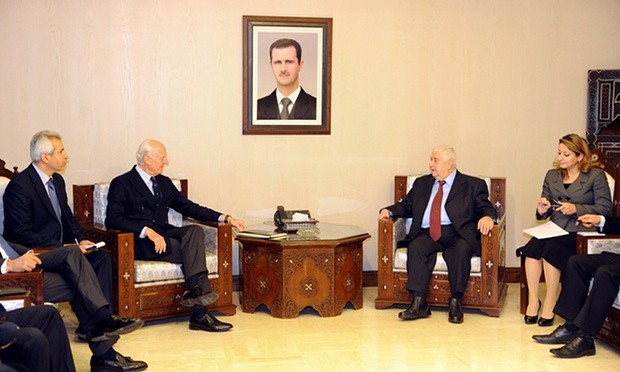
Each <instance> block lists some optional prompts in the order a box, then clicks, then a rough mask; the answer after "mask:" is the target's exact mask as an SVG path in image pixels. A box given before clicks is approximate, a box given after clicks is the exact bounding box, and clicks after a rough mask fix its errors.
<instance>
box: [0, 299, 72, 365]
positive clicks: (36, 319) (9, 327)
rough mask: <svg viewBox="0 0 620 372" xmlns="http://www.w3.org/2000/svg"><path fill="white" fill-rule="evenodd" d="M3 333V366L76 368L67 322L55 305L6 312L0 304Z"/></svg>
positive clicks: (0, 350)
mask: <svg viewBox="0 0 620 372" xmlns="http://www.w3.org/2000/svg"><path fill="white" fill-rule="evenodd" d="M0 336H1V338H3V341H2V342H0V365H2V364H4V365H9V366H12V367H22V368H27V369H28V370H29V371H41V372H46V371H52V372H65V371H66V372H71V371H75V363H74V362H73V354H71V347H69V339H68V337H67V330H66V328H65V324H64V323H63V321H62V318H61V317H60V314H59V313H58V311H57V310H56V309H55V308H54V307H53V306H49V305H40V306H29V307H25V308H21V309H16V310H11V311H6V309H5V308H4V306H2V304H0ZM15 364H17V366H15ZM15 369H18V368H15ZM0 370H1V369H0Z"/></svg>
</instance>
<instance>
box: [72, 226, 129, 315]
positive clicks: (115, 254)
mask: <svg viewBox="0 0 620 372" xmlns="http://www.w3.org/2000/svg"><path fill="white" fill-rule="evenodd" d="M82 230H83V231H84V234H85V235H86V237H87V238H88V239H90V240H92V241H94V242H99V241H103V242H105V246H104V247H103V248H100V249H103V250H106V251H108V252H110V255H111V258H112V269H113V270H114V269H116V270H115V271H113V272H112V275H113V278H114V287H115V291H114V292H115V296H114V298H116V299H117V301H118V303H116V304H114V305H115V310H116V311H117V312H116V313H117V314H119V313H122V311H121V310H122V309H129V307H130V303H131V302H133V301H135V300H134V299H135V286H134V285H135V269H134V260H135V259H134V235H133V233H132V232H128V231H120V230H112V229H106V228H105V227H99V226H94V225H90V224H82ZM116 294H117V295H116Z"/></svg>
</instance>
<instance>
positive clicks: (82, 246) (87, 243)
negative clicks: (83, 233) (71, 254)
mask: <svg viewBox="0 0 620 372" xmlns="http://www.w3.org/2000/svg"><path fill="white" fill-rule="evenodd" d="M91 245H95V243H94V242H91V241H90V240H87V239H84V240H82V241H81V242H80V250H81V251H82V253H84V254H88V253H90V251H87V250H86V247H90V246H91Z"/></svg>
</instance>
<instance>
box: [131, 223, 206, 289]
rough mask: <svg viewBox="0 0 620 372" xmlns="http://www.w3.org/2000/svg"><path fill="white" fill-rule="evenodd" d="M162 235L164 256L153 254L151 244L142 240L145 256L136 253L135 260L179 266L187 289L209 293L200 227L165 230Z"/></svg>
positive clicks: (191, 226)
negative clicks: (196, 288) (165, 244)
mask: <svg viewBox="0 0 620 372" xmlns="http://www.w3.org/2000/svg"><path fill="white" fill-rule="evenodd" d="M163 235H164V238H165V239H166V243H167V246H166V252H165V253H164V254H156V253H154V252H155V248H154V246H153V243H152V242H151V241H149V240H148V238H144V239H143V244H144V245H145V247H144V251H145V252H146V254H145V255H144V256H142V254H140V251H136V258H137V259H142V260H157V261H167V262H172V263H177V264H181V265H182V270H183V276H184V277H185V285H186V287H187V289H192V288H194V287H196V286H199V287H200V288H201V289H202V290H203V292H204V293H207V292H211V283H210V282H209V278H208V277H207V276H208V273H209V272H208V271H207V260H206V255H205V233H204V230H203V229H202V227H200V226H197V225H187V226H183V227H178V228H175V229H171V230H167V231H166V232H165V233H164V234H163Z"/></svg>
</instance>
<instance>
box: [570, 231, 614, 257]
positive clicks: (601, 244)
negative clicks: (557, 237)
mask: <svg viewBox="0 0 620 372" xmlns="http://www.w3.org/2000/svg"><path fill="white" fill-rule="evenodd" d="M603 251H606V252H613V253H620V235H593V236H584V235H579V234H577V254H596V253H601V252H603Z"/></svg>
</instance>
